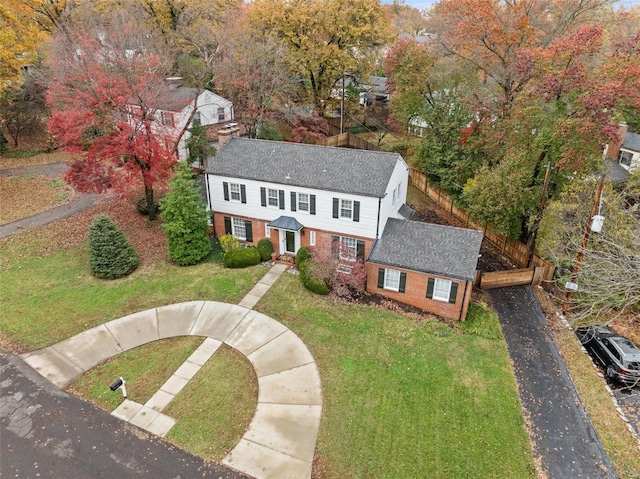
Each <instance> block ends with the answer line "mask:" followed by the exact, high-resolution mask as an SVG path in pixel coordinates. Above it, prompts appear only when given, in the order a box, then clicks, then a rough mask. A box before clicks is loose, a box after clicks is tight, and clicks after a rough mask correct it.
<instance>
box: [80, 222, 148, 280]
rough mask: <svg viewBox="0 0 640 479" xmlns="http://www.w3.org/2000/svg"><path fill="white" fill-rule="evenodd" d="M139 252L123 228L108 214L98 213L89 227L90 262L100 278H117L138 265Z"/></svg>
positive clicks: (95, 273)
mask: <svg viewBox="0 0 640 479" xmlns="http://www.w3.org/2000/svg"><path fill="white" fill-rule="evenodd" d="M138 261H139V260H138V254H137V253H136V250H135V249H133V246H131V244H130V243H129V241H128V240H127V238H126V237H125V236H124V233H123V232H122V230H121V229H120V228H119V227H118V225H116V224H115V223H114V222H113V220H112V219H111V218H109V217H108V216H107V215H98V216H96V217H95V218H94V220H93V222H92V223H91V226H90V227H89V264H90V266H91V272H92V273H93V275H94V276H96V277H97V278H100V279H116V278H121V277H123V276H127V275H128V274H131V273H132V272H133V271H134V270H135V269H136V268H137V267H138Z"/></svg>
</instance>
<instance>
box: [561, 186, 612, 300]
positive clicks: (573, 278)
mask: <svg viewBox="0 0 640 479" xmlns="http://www.w3.org/2000/svg"><path fill="white" fill-rule="evenodd" d="M604 178H605V175H604V174H603V175H602V176H601V177H600V181H599V182H598V187H597V188H596V196H595V198H594V200H593V206H592V207H591V214H590V215H589V220H588V221H587V227H586V229H585V231H584V237H583V238H582V245H581V246H580V249H579V250H578V254H577V256H576V264H575V265H574V266H573V271H572V273H571V283H575V282H576V281H577V280H578V273H579V272H580V267H581V266H582V259H583V258H584V252H585V250H586V248H587V243H588V242H589V236H591V222H592V221H593V217H594V216H595V215H596V213H597V212H598V206H599V205H600V198H601V197H602V190H603V188H604ZM572 292H573V291H572V290H571V289H568V290H567V294H566V297H565V301H564V307H563V308H562V309H563V310H564V311H565V312H566V311H567V308H568V307H569V300H570V299H571V293H572Z"/></svg>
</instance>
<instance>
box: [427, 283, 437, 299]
mask: <svg viewBox="0 0 640 479" xmlns="http://www.w3.org/2000/svg"><path fill="white" fill-rule="evenodd" d="M435 282H436V281H435V279H433V278H429V281H427V298H429V299H432V298H433V286H434V284H435Z"/></svg>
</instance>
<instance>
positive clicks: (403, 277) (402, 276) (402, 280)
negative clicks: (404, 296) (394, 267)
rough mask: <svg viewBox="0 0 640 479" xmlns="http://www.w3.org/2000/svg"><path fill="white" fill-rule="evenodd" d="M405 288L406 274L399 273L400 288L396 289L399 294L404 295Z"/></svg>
mask: <svg viewBox="0 0 640 479" xmlns="http://www.w3.org/2000/svg"><path fill="white" fill-rule="evenodd" d="M406 287H407V273H400V286H399V287H398V292H399V293H404V290H405V288H406Z"/></svg>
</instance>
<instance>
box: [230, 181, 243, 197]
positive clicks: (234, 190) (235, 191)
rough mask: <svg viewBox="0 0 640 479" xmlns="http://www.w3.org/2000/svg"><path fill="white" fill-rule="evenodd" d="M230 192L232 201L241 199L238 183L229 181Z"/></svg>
mask: <svg viewBox="0 0 640 479" xmlns="http://www.w3.org/2000/svg"><path fill="white" fill-rule="evenodd" d="M229 193H230V195H231V201H240V199H241V196H240V185H239V184H238V183H229Z"/></svg>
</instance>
